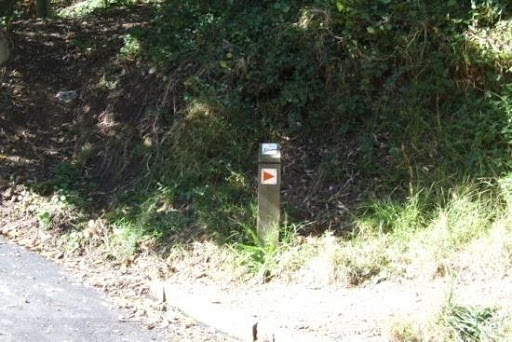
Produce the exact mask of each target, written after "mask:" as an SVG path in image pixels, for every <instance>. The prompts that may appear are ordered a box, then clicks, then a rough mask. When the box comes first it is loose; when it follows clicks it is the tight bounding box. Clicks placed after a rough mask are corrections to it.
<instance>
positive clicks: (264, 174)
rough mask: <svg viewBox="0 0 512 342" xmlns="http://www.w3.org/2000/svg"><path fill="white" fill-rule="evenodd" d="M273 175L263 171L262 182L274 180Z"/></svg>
mask: <svg viewBox="0 0 512 342" xmlns="http://www.w3.org/2000/svg"><path fill="white" fill-rule="evenodd" d="M274 177H275V175H273V174H271V173H269V172H266V171H263V181H264V182H266V181H268V180H269V179H272V178H274Z"/></svg>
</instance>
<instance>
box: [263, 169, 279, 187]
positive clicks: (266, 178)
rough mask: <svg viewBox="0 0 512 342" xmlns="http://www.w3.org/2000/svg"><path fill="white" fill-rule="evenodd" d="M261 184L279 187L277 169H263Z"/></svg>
mask: <svg viewBox="0 0 512 342" xmlns="http://www.w3.org/2000/svg"><path fill="white" fill-rule="evenodd" d="M261 184H265V185H277V169H274V168H263V169H261Z"/></svg>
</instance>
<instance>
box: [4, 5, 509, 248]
mask: <svg viewBox="0 0 512 342" xmlns="http://www.w3.org/2000/svg"><path fill="white" fill-rule="evenodd" d="M510 10H511V9H510V6H509V5H508V4H507V3H505V2H500V1H482V2H478V4H477V6H476V7H475V8H471V6H470V3H469V2H462V1H460V2H457V1H448V2H445V1H443V2H441V1H437V2H434V3H431V2H426V1H414V2H409V1H393V2H390V1H378V2H375V1H346V2H337V1H332V2H329V1H320V2H312V1H291V0H290V1H284V0H281V1H277V2H275V1H272V2H270V1H260V2H254V1H237V2H231V1H218V2H214V3H211V2H205V1H200V0H194V1H174V0H167V1H165V2H164V3H162V4H158V5H152V6H151V5H137V6H126V5H122V4H115V5H112V7H110V8H109V9H107V10H105V9H102V10H98V11H96V12H93V13H92V14H90V15H88V16H86V17H84V18H81V19H77V20H49V21H48V22H38V21H16V22H13V23H12V27H11V30H12V38H13V41H14V43H15V44H14V46H15V50H14V52H13V55H14V56H15V58H14V59H13V60H12V62H11V63H9V64H8V65H7V66H6V67H5V68H4V69H2V72H1V75H0V77H1V79H2V85H1V91H2V92H1V94H2V95H1V98H0V105H1V106H2V107H1V108H2V110H1V112H0V125H1V127H2V129H1V130H0V139H1V141H0V146H1V150H0V153H1V156H2V160H1V162H2V163H1V165H0V177H1V178H3V179H9V181H11V182H13V183H16V182H21V183H28V184H31V186H32V187H34V188H35V189H37V190H38V191H41V192H43V193H51V192H54V191H58V192H61V193H64V194H65V195H66V196H68V198H69V200H70V201H71V202H72V203H73V205H76V206H78V207H80V208H82V209H83V210H84V211H86V212H89V213H90V214H91V215H97V214H100V213H101V214H105V215H106V216H107V217H108V218H109V219H110V220H111V222H113V223H118V224H124V225H128V226H132V227H133V229H135V230H140V231H141V232H142V233H143V234H150V235H154V236H156V237H158V238H160V241H162V242H166V243H167V242H169V241H171V242H172V241H176V240H185V241H187V240H190V239H202V238H204V237H212V236H214V237H218V238H219V239H221V240H226V239H232V240H241V239H246V238H247V234H246V232H244V231H245V230H246V229H248V228H247V227H254V215H253V212H252V209H251V204H253V203H254V201H255V189H256V181H255V179H254V174H255V170H256V156H257V153H256V148H257V146H258V144H259V143H260V142H262V141H277V142H280V143H282V144H283V146H284V156H283V196H282V198H283V200H284V203H283V205H284V208H285V211H286V213H287V217H288V220H290V222H294V223H297V224H299V227H302V228H301V229H302V233H303V234H309V233H315V234H319V233H322V232H323V231H325V230H326V229H331V230H334V231H335V232H337V233H339V234H342V233H344V232H347V231H350V230H351V229H352V223H351V218H352V215H353V214H354V213H357V211H358V210H359V208H360V206H361V205H362V204H365V203H368V202H372V201H376V200H381V199H383V198H390V197H391V198H393V199H396V200H398V201H401V200H404V199H405V198H407V196H408V195H409V194H410V192H411V191H413V190H415V189H421V188H423V187H431V186H432V184H435V187H436V189H438V192H439V195H440V196H442V195H443V194H444V192H445V190H446V189H449V188H451V187H452V186H454V185H456V184H458V183H460V182H462V181H465V180H467V179H476V178H480V177H492V176H496V175H499V174H501V173H503V172H507V171H509V170H510V162H509V159H510V151H509V146H510V143H512V137H511V136H510V132H512V130H511V129H510V120H509V115H508V113H509V109H510V108H512V103H510V100H509V93H510V89H511V88H510V86H509V83H510V74H509V73H506V72H504V71H503V70H498V69H497V68H496V63H495V61H494V60H493V58H494V57H493V56H490V55H485V54H483V53H482V52H481V51H479V50H478V49H477V48H476V47H475V46H473V45H472V44H471V43H470V42H469V41H468V39H467V37H466V36H465V35H464V32H465V31H466V30H467V29H468V27H469V26H470V25H476V27H488V28H492V27H494V25H495V24H496V23H497V22H498V21H499V20H500V19H504V18H506V17H507V16H509V15H510ZM60 90H77V91H78V93H79V98H78V99H77V100H75V101H73V102H71V103H69V104H65V103H62V102H59V100H58V99H56V98H55V97H54V96H55V94H56V93H57V92H58V91H60ZM434 192H435V191H434ZM439 199H440V197H433V198H432V201H439Z"/></svg>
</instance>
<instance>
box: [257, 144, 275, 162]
mask: <svg viewBox="0 0 512 342" xmlns="http://www.w3.org/2000/svg"><path fill="white" fill-rule="evenodd" d="M258 159H259V162H260V163H280V162H281V146H280V145H279V144H277V143H263V144H260V151H259V158H258Z"/></svg>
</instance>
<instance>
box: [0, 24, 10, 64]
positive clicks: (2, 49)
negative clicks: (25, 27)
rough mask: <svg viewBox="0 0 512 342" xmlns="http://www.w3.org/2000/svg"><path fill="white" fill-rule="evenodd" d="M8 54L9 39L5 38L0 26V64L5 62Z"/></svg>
mask: <svg viewBox="0 0 512 342" xmlns="http://www.w3.org/2000/svg"><path fill="white" fill-rule="evenodd" d="M10 54H11V49H10V48H9V41H8V40H7V37H6V35H5V32H4V30H3V29H2V28H0V66H1V65H2V64H4V63H5V62H7V60H8V59H9V56H10Z"/></svg>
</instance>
